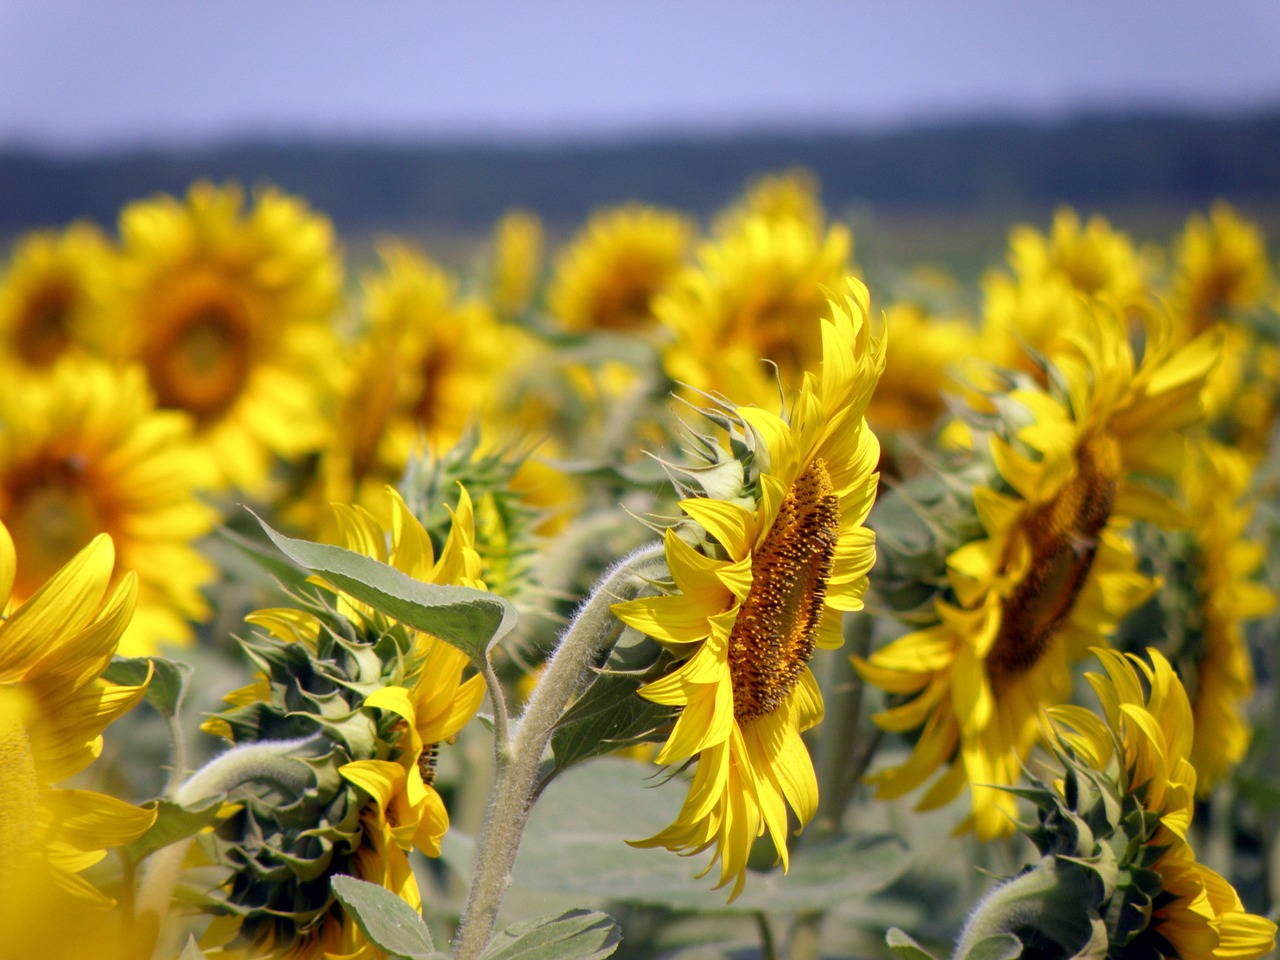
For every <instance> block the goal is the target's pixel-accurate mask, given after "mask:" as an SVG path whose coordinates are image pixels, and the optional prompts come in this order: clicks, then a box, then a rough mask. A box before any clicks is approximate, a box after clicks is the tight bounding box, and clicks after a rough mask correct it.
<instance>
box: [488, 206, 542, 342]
mask: <svg viewBox="0 0 1280 960" xmlns="http://www.w3.org/2000/svg"><path fill="white" fill-rule="evenodd" d="M492 269H493V291H492V294H491V295H492V298H493V305H494V307H495V309H496V310H497V311H498V314H499V316H502V317H514V316H516V315H517V314H520V313H523V312H524V311H525V310H527V309H528V308H529V306H530V304H532V303H533V298H534V295H535V294H536V293H537V290H538V278H539V275H540V274H541V272H542V222H541V221H540V220H539V219H538V217H537V215H536V214H533V213H530V212H528V211H526V210H512V211H511V212H510V213H508V214H507V215H506V216H504V217H503V218H502V219H501V220H499V221H498V225H497V226H496V227H494V230H493V267H492Z"/></svg>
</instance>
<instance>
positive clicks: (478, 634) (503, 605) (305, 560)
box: [258, 518, 516, 664]
mask: <svg viewBox="0 0 1280 960" xmlns="http://www.w3.org/2000/svg"><path fill="white" fill-rule="evenodd" d="M258 522H259V523H261V524H262V528H263V529H264V530H265V531H266V533H267V536H268V537H270V538H271V541H272V543H274V544H275V545H276V546H277V547H279V548H280V552H281V553H283V554H284V555H285V556H286V557H288V558H289V559H290V560H292V561H293V562H294V563H297V564H299V565H300V566H303V567H306V568H307V569H308V570H311V571H313V572H315V573H318V574H320V575H321V576H322V577H323V578H324V579H325V581H326V582H328V583H331V584H332V585H333V586H334V587H336V588H337V589H339V590H341V591H342V592H344V593H346V594H348V595H350V596H351V597H353V598H354V599H356V600H359V601H361V602H362V603H367V604H369V606H371V607H373V608H374V609H375V610H377V611H379V612H380V613H383V614H385V615H386V616H388V617H392V618H393V619H395V620H398V621H399V622H400V623H403V624H404V625H405V626H409V627H414V628H416V629H418V630H422V631H424V632H426V633H429V634H431V635H432V636H436V637H439V638H440V639H441V640H444V641H445V642H446V643H449V644H452V645H453V646H455V647H457V648H458V649H459V650H461V651H462V652H463V653H465V654H466V655H467V656H468V657H470V658H471V660H472V661H473V662H475V663H477V664H482V663H483V662H484V659H485V651H487V650H488V649H489V646H490V645H491V644H493V643H494V642H496V641H497V640H499V639H501V638H502V637H503V636H505V635H506V634H507V633H508V632H510V630H511V629H512V628H513V627H514V626H515V621H516V612H515V608H514V607H513V606H512V605H511V604H510V603H509V602H507V601H506V600H504V599H503V598H501V597H499V596H496V595H494V594H491V593H486V592H485V591H483V590H474V589H472V588H470V587H456V586H440V585H438V584H434V583H422V582H421V581H419V580H415V579H413V577H410V576H408V575H407V574H404V573H401V572H400V571H399V570H397V569H395V568H394V567H391V566H388V565H387V564H385V563H379V562H378V561H377V560H373V559H371V558H369V557H366V556H364V555H362V554H359V553H356V552H354V551H352V550H345V549H343V548H342V547H334V546H330V545H328V544H323V543H312V542H310V541H308V540H296V539H294V538H293V537H286V536H285V535H284V534H282V533H278V532H277V531H275V530H274V529H272V528H271V526H270V525H269V524H267V523H266V522H265V521H263V520H262V519H261V518H259V521H258Z"/></svg>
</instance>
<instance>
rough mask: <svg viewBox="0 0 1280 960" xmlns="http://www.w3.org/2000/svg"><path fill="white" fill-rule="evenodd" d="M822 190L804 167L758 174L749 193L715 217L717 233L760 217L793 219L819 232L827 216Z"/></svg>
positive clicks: (772, 219)
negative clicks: (763, 174)
mask: <svg viewBox="0 0 1280 960" xmlns="http://www.w3.org/2000/svg"><path fill="white" fill-rule="evenodd" d="M819 193H820V190H819V185H818V178H817V177H815V176H814V175H813V174H812V173H810V172H809V171H808V170H804V169H801V168H796V169H794V170H788V171H787V172H786V173H775V174H767V175H765V176H763V177H757V178H756V179H755V180H753V181H752V182H751V183H750V184H748V186H747V192H746V195H745V196H744V197H743V198H742V199H741V200H739V201H738V202H737V203H735V204H734V205H733V206H732V207H730V208H729V209H728V210H726V211H725V212H724V213H722V214H721V215H720V216H719V217H718V218H717V219H716V224H715V232H716V233H718V234H720V235H721V236H728V235H730V234H733V233H736V232H737V231H738V230H740V229H741V228H742V226H743V225H744V224H745V223H746V222H747V221H748V220H750V219H751V218H752V217H757V216H758V217H763V218H764V219H765V220H771V221H778V220H793V221H795V222H796V223H799V224H800V225H802V226H803V227H805V228H806V229H808V230H812V231H813V232H815V233H817V232H819V231H821V230H822V226H823V224H824V223H825V222H826V219H827V216H826V212H825V211H824V210H823V209H822V201H821V200H820V198H819Z"/></svg>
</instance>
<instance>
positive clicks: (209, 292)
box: [96, 183, 342, 491]
mask: <svg viewBox="0 0 1280 960" xmlns="http://www.w3.org/2000/svg"><path fill="white" fill-rule="evenodd" d="M243 206H244V198H243V195H242V192H241V191H240V189H239V188H238V187H235V186H225V187H221V188H219V187H215V186H213V185H212V184H210V183H197V184H195V185H194V186H193V187H192V188H191V189H190V191H189V192H188V194H187V197H186V200H185V201H181V200H178V199H176V198H174V197H169V196H157V197H155V198H153V199H151V200H145V201H138V202H135V203H131V204H129V205H128V206H127V207H125V208H124V210H123V212H122V213H121V215H120V235H121V246H122V250H121V258H120V262H119V265H118V267H117V268H116V271H115V283H114V285H113V289H112V291H111V293H110V296H109V298H108V301H107V302H106V303H104V305H103V310H102V311H101V313H100V314H99V317H98V329H97V331H96V339H97V340H98V341H99V342H101V343H102V344H103V350H104V352H106V354H107V355H108V356H111V357H113V358H117V359H125V360H137V361H139V362H141V363H142V365H143V366H144V367H145V368H146V371H147V376H148V378H149V379H150V382H151V386H152V389H153V390H154V391H155V395H156V402H157V404H158V405H159V406H161V407H165V408H172V409H177V410H185V411H186V412H187V413H189V414H190V415H191V416H192V418H193V419H194V420H195V423H196V435H197V438H198V439H199V441H200V443H201V446H202V448H203V449H204V450H205V451H206V452H207V455H208V457H209V460H210V462H211V463H213V464H214V465H215V467H216V468H217V470H218V471H219V475H220V476H221V477H222V478H224V479H225V481H226V482H229V483H231V484H234V485H236V486H238V487H240V488H241V489H244V490H247V491H257V490H259V489H260V488H261V486H262V484H263V483H264V481H265V480H266V477H267V473H268V470H269V469H270V467H271V464H272V458H273V456H278V457H282V458H284V459H286V460H288V459H293V458H296V457H298V456H300V455H302V454H303V453H304V452H306V451H308V450H311V449H314V448H315V447H317V446H318V445H319V444H320V442H321V440H322V439H323V437H324V428H325V425H326V421H327V392H328V390H329V389H330V387H331V385H332V373H331V371H332V369H333V364H334V362H335V358H336V354H337V352H338V351H337V346H336V342H335V340H334V337H333V332H332V329H331V323H332V319H333V312H334V310H335V308H336V307H337V305H338V297H339V294H340V291H341V284H342V271H341V264H340V262H339V259H338V256H337V253H336V251H335V249H334V240H333V230H332V227H331V226H330V224H329V222H328V221H327V220H325V219H323V218H321V217H319V216H317V215H315V214H312V213H310V212H309V211H308V210H307V208H306V206H305V204H304V203H303V202H302V201H301V200H299V199H297V198H294V197H288V196H285V195H283V194H281V193H279V192H277V191H275V190H271V189H267V190H263V191H260V192H259V193H258V194H257V195H256V196H255V198H254V201H253V204H252V205H251V207H250V208H249V209H248V210H244V209H242V208H243Z"/></svg>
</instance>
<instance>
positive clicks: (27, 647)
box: [0, 523, 156, 956]
mask: <svg viewBox="0 0 1280 960" xmlns="http://www.w3.org/2000/svg"><path fill="white" fill-rule="evenodd" d="M114 567H115V560H114V554H113V550H112V545H111V539H110V537H107V536H105V535H100V536H97V537H95V538H94V539H93V540H92V541H91V542H90V543H89V544H88V545H87V546H85V547H84V549H82V550H80V551H79V552H78V553H76V554H75V555H74V556H72V557H71V558H70V560H69V561H68V562H67V563H66V564H65V565H64V566H62V567H61V568H60V569H58V570H56V571H54V573H53V574H52V576H51V577H50V578H49V579H48V581H47V582H45V583H43V584H42V585H41V586H40V587H39V588H38V589H37V590H35V591H34V592H33V594H32V595H31V596H30V597H29V598H28V599H27V600H26V602H25V603H16V602H15V600H16V598H15V596H14V594H13V592H12V588H13V585H14V582H15V579H16V571H17V556H16V553H15V550H14V543H13V540H12V539H11V538H10V536H9V532H8V530H7V529H6V528H5V526H4V524H2V523H0V779H2V780H3V783H4V789H3V790H0V922H3V924H4V929H5V944H6V949H7V950H8V949H19V946H20V945H21V954H22V955H24V956H27V955H37V954H36V952H35V951H37V950H39V951H40V953H39V955H43V956H49V955H50V953H49V951H50V950H52V951H53V953H52V955H53V956H65V955H67V954H65V953H63V952H60V951H59V945H60V944H61V942H62V936H61V931H60V929H59V926H57V925H58V924H66V923H68V922H72V923H74V924H89V925H90V926H92V925H93V924H94V923H96V922H97V919H99V918H100V916H101V911H103V910H105V909H106V908H108V907H110V906H111V905H112V903H113V901H112V900H111V899H110V898H109V897H107V896H106V895H104V894H103V893H102V892H100V891H99V890H98V889H97V888H96V887H94V886H93V885H91V884H90V883H89V882H88V881H87V880H85V879H84V878H83V877H81V876H80V874H81V873H82V872H83V871H84V870H86V869H87V868H89V867H91V866H93V865H94V864H95V863H97V862H98V861H99V860H101V859H102V858H103V857H104V856H105V855H106V850H107V848H109V847H116V846H120V845H121V844H124V843H127V842H129V841H130V840H133V839H135V838H136V837H138V836H140V835H141V834H142V833H143V832H144V831H146V829H147V828H148V827H150V826H151V824H152V823H153V822H154V821H155V817H156V812H155V810H144V809H141V808H139V807H135V806H133V805H131V804H128V803H125V802H123V801H121V800H117V799H115V798H113V797H109V796H105V795H103V794H100V793H94V792H92V791H89V790H81V789H69V788H62V787H57V786H55V784H57V783H60V782H62V781H64V780H67V779H68V778H70V777H72V776H74V775H75V774H77V773H79V772H80V771H82V770H84V769H85V768H86V767H88V766H89V765H90V764H91V763H92V762H93V761H94V760H95V759H96V758H97V757H98V755H99V754H100V753H101V751H102V731H103V730H104V729H105V728H106V727H107V726H108V725H109V724H110V723H111V722H112V721H114V720H116V719H117V718H119V717H120V716H122V715H123V714H125V713H127V712H128V711H129V710H130V709H132V708H133V707H134V706H135V705H136V704H137V703H138V701H139V700H141V699H142V695H143V693H144V692H145V689H146V683H143V684H141V685H139V686H136V687H126V686H117V685H115V684H111V683H107V682H105V681H104V680H103V679H102V673H103V671H105V670H106V668H107V666H108V665H109V664H110V663H111V658H112V656H113V655H114V654H115V652H116V646H117V644H118V643H119V640H120V636H121V634H122V633H123V632H124V630H125V627H126V626H127V625H128V623H129V618H130V616H131V615H132V614H133V606H134V599H135V589H136V580H135V579H134V577H133V575H132V574H126V575H124V576H122V577H115V576H113V569H114ZM51 924H52V925H51ZM29 951H30V952H29Z"/></svg>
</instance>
